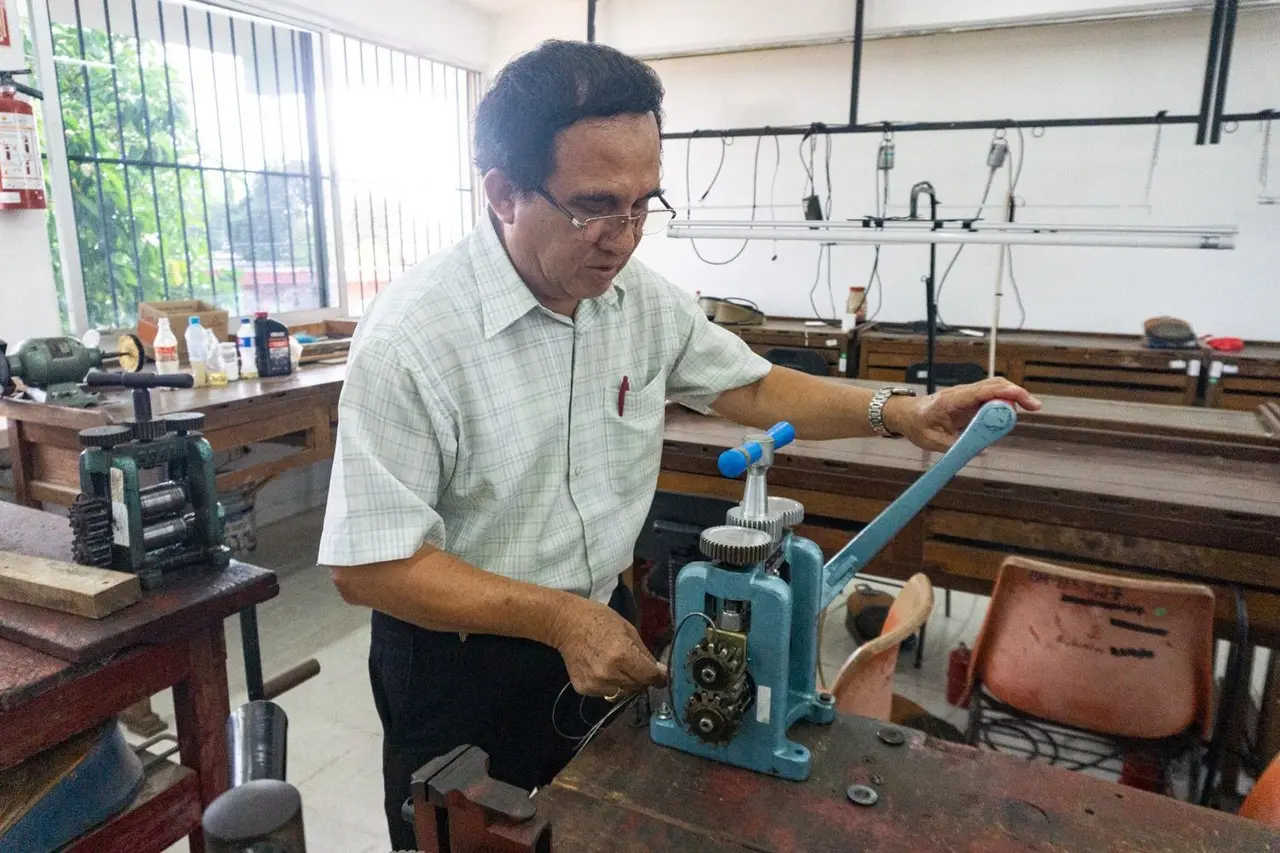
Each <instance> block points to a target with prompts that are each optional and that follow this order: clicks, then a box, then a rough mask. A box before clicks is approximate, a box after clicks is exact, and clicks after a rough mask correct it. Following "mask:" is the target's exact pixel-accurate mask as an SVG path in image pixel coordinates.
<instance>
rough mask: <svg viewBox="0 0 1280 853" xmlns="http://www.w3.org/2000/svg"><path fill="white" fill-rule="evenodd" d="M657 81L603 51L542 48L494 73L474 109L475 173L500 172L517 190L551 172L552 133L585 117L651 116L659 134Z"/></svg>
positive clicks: (578, 45)
mask: <svg viewBox="0 0 1280 853" xmlns="http://www.w3.org/2000/svg"><path fill="white" fill-rule="evenodd" d="M662 95H663V91H662V81H661V80H659V79H658V75H657V73H656V72H655V71H654V70H653V69H652V68H650V67H649V66H647V65H645V64H644V63H643V62H640V61H639V60H638V59H633V58H632V57H630V56H627V55H626V54H625V53H622V52H621V51H618V50H616V49H614V48H612V47H607V46H605V45H602V44H588V43H586V42H579V41H546V42H543V43H542V44H540V45H539V46H538V47H537V48H535V49H534V50H532V51H529V52H528V53H525V54H523V55H521V56H519V57H517V58H515V59H513V60H512V61H511V62H510V63H509V64H508V65H507V66H506V67H505V68H503V69H502V70H501V71H500V72H498V76H497V77H496V78H495V79H494V81H493V85H492V86H490V87H489V91H488V92H487V93H486V94H485V96H484V99H483V100H482V101H481V102H480V106H479V107H478V108H477V109H476V125H475V144H476V166H477V167H478V168H479V169H480V172H481V173H482V174H483V173H485V172H488V171H489V170H490V169H501V170H502V172H503V174H505V175H506V176H507V179H508V180H509V181H511V183H512V184H514V185H515V186H516V187H517V188H518V189H521V190H525V191H529V190H534V189H537V188H538V187H540V186H542V184H543V182H544V181H546V179H547V177H548V176H549V175H550V174H551V173H552V172H553V171H554V170H555V162H554V155H553V144H554V142H555V137H556V134H557V133H559V132H560V131H562V130H564V129H565V128H566V127H568V126H570V125H571V124H573V123H574V122H577V121H580V120H582V119H585V118H609V117H612V116H618V115H643V114H645V113H653V115H654V117H655V118H656V119H657V121H658V129H659V130H661V129H662Z"/></svg>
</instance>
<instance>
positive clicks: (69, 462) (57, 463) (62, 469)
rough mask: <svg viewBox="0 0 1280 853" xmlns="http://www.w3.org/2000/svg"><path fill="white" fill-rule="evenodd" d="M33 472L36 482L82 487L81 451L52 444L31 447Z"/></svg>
mask: <svg viewBox="0 0 1280 853" xmlns="http://www.w3.org/2000/svg"><path fill="white" fill-rule="evenodd" d="M31 472H32V479H34V480H47V481H49V482H52V483H61V484H65V485H71V484H73V483H74V484H75V485H76V486H79V485H80V451H79V450H68V449H67V448H65V447H55V446H53V445H50V444H35V445H31Z"/></svg>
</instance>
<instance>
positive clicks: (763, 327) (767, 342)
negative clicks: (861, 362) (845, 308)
mask: <svg viewBox="0 0 1280 853" xmlns="http://www.w3.org/2000/svg"><path fill="white" fill-rule="evenodd" d="M811 322H812V321H809V320H804V319H800V318H794V317H766V318H765V321H764V322H763V323H760V324H759V325H755V326H724V327H723V328H725V329H727V330H728V331H730V332H733V333H734V334H735V335H737V336H738V337H740V338H742V340H743V341H745V342H746V344H747V346H749V347H751V349H752V350H754V351H755V352H757V353H759V354H760V355H764V354H765V353H767V352H768V351H769V350H771V349H775V348H781V349H803V350H812V351H813V352H815V353H817V354H818V355H819V356H821V357H822V359H823V361H825V362H826V363H827V373H828V375H830V376H851V375H853V373H854V372H856V370H857V364H856V360H855V358H856V355H857V353H856V350H855V348H854V345H853V342H854V337H855V334H854V332H846V331H844V330H843V329H841V328H840V327H839V326H832V325H829V324H825V323H824V324H822V325H817V326H815V325H810V323H811Z"/></svg>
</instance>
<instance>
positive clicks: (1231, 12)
mask: <svg viewBox="0 0 1280 853" xmlns="http://www.w3.org/2000/svg"><path fill="white" fill-rule="evenodd" d="M1239 10H1240V0H1227V16H1226V19H1225V20H1224V21H1223V23H1222V49H1221V51H1220V53H1219V55H1218V94H1217V95H1216V96H1215V97H1214V99H1213V124H1212V126H1211V129H1210V132H1209V142H1211V143H1212V144H1214V145H1217V144H1218V143H1219V142H1221V141H1222V113H1223V112H1224V109H1225V107H1226V104H1227V72H1228V71H1230V70H1231V46H1232V45H1233V44H1234V43H1235V40H1236V14H1237V13H1238V12H1239Z"/></svg>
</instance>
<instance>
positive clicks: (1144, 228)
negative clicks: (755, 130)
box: [671, 219, 1240, 237]
mask: <svg viewBox="0 0 1280 853" xmlns="http://www.w3.org/2000/svg"><path fill="white" fill-rule="evenodd" d="M689 227H692V228H697V229H699V230H701V229H702V228H739V227H750V228H758V229H769V230H772V229H783V228H789V229H795V230H797V231H800V230H813V229H814V228H822V229H825V230H827V231H852V232H855V233H861V232H864V231H875V232H876V233H878V234H883V233H886V232H890V233H915V232H922V231H934V230H937V231H939V232H941V233H943V234H963V233H975V232H979V231H980V232H984V233H1023V232H1027V233H1040V234H1073V233H1078V234H1130V235H1141V236H1147V235H1156V234H1159V235H1165V234H1196V235H1201V234H1208V235H1211V236H1216V237H1234V236H1236V235H1237V234H1239V233H1240V229H1239V228H1236V227H1235V226H1234V225H1093V224H1087V225H1086V224H1077V223H1049V222H1043V223H1041V222H983V221H977V222H972V223H969V224H967V225H957V224H954V223H944V224H942V225H941V226H940V227H939V226H937V224H936V223H934V222H932V221H930V220H928V219H917V220H915V221H912V220H909V219H893V220H889V221H888V227H886V228H875V227H873V226H870V225H867V224H865V223H864V222H863V221H861V220H847V221H844V222H839V221H837V222H823V223H821V224H820V225H817V224H815V223H814V222H813V221H812V220H808V219H805V220H794V221H791V220H778V221H776V222H775V221H762V222H752V221H743V220H731V219H726V220H690V221H687V222H680V221H676V222H673V223H672V224H671V228H673V229H674V228H689ZM672 236H676V235H672ZM694 236H697V235H694Z"/></svg>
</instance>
